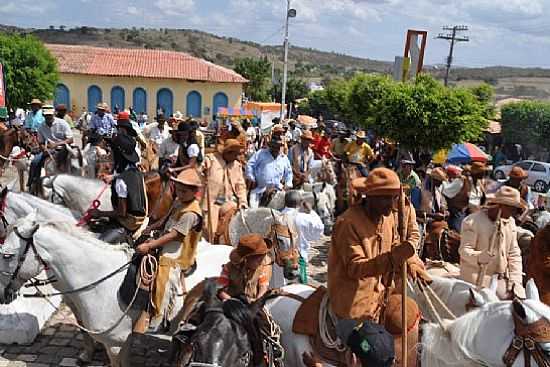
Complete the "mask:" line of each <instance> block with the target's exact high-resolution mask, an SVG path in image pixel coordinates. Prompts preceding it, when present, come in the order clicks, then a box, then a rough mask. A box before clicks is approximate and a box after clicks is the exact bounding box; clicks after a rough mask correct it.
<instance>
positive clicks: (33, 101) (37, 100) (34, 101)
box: [29, 98, 42, 106]
mask: <svg viewBox="0 0 550 367" xmlns="http://www.w3.org/2000/svg"><path fill="white" fill-rule="evenodd" d="M29 104H31V105H33V104H39V105H40V106H42V101H41V100H39V99H38V98H33V99H32V100H31V103H29Z"/></svg>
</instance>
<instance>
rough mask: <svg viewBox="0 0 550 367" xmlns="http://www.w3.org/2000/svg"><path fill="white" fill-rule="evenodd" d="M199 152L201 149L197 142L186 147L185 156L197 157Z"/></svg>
mask: <svg viewBox="0 0 550 367" xmlns="http://www.w3.org/2000/svg"><path fill="white" fill-rule="evenodd" d="M200 152H201V150H200V148H199V146H198V145H197V144H191V145H190V146H188V147H187V156H188V157H189V158H196V157H198V156H199V153H200Z"/></svg>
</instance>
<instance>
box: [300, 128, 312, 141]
mask: <svg viewBox="0 0 550 367" xmlns="http://www.w3.org/2000/svg"><path fill="white" fill-rule="evenodd" d="M300 139H302V140H313V134H312V133H311V131H309V130H304V131H302V135H300Z"/></svg>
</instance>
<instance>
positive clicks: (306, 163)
mask: <svg viewBox="0 0 550 367" xmlns="http://www.w3.org/2000/svg"><path fill="white" fill-rule="evenodd" d="M312 141H313V134H312V133H311V131H309V130H304V131H303V132H302V136H301V137H300V144H294V145H293V146H292V147H291V148H290V150H289V152H288V159H289V160H290V163H291V165H292V178H293V180H292V185H293V187H294V188H299V187H301V186H302V185H303V184H304V183H306V182H309V180H310V177H309V169H310V167H311V163H312V161H313V150H312V149H311V143H312Z"/></svg>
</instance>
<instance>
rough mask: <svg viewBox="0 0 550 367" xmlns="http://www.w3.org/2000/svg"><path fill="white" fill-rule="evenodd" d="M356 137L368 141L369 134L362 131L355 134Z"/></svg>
mask: <svg viewBox="0 0 550 367" xmlns="http://www.w3.org/2000/svg"><path fill="white" fill-rule="evenodd" d="M355 137H356V138H357V139H366V138H367V134H366V133H365V132H364V131H363V130H361V131H358V132H356V133H355Z"/></svg>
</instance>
